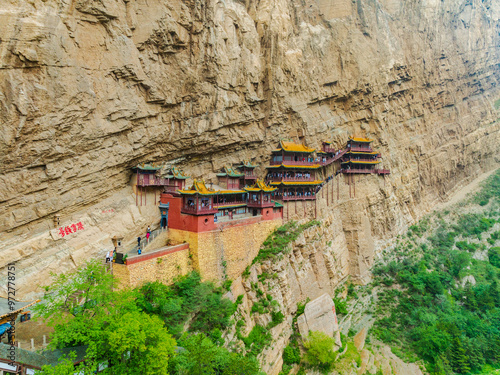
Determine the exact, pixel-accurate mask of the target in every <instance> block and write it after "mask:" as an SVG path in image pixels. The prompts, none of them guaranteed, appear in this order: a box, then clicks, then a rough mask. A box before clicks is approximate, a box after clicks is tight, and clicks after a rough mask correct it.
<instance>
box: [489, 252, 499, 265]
mask: <svg viewBox="0 0 500 375" xmlns="http://www.w3.org/2000/svg"><path fill="white" fill-rule="evenodd" d="M488 258H489V261H490V263H491V265H492V266H495V267H497V268H500V247H492V248H491V249H489V250H488Z"/></svg>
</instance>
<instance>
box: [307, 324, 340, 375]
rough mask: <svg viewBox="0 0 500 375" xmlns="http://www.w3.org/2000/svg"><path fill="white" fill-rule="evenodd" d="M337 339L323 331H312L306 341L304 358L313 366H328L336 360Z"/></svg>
mask: <svg viewBox="0 0 500 375" xmlns="http://www.w3.org/2000/svg"><path fill="white" fill-rule="evenodd" d="M334 345H335V340H334V339H333V338H332V337H329V336H328V335H326V334H325V333H323V332H319V331H310V332H309V335H308V336H307V340H306V341H305V342H304V348H305V349H306V353H305V355H304V360H305V361H306V362H307V363H309V364H310V365H311V366H315V367H321V368H328V367H330V365H331V364H332V363H333V362H334V361H335V353H334V351H333V348H334Z"/></svg>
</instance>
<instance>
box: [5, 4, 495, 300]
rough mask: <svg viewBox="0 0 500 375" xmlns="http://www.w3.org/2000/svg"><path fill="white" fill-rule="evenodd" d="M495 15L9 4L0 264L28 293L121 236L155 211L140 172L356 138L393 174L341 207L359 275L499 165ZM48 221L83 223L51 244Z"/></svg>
mask: <svg viewBox="0 0 500 375" xmlns="http://www.w3.org/2000/svg"><path fill="white" fill-rule="evenodd" d="M499 20H500V4H499V2H498V1H494V0H424V1H416V0H410V1H404V2H402V1H396V0H380V1H375V0H226V1H219V0H169V1H165V0H107V1H102V0H3V1H2V2H1V4H0V108H1V110H0V123H1V125H2V127H1V132H0V158H1V163H0V233H1V238H2V242H1V243H0V267H4V266H5V264H6V263H7V262H9V261H17V262H18V265H19V267H18V269H19V274H18V278H19V279H20V284H21V286H20V288H21V290H20V293H19V294H20V295H21V296H23V295H24V296H27V295H29V294H32V293H36V292H37V291H39V290H40V289H37V287H36V285H37V283H44V282H46V278H47V275H48V272H49V271H51V270H53V271H63V270H65V269H69V268H72V267H74V266H75V265H78V264H81V262H83V261H84V260H85V259H86V258H88V257H90V256H94V255H97V254H100V253H102V251H104V249H105V248H106V247H108V248H109V247H110V243H111V242H110V237H112V236H113V235H115V234H120V235H126V236H128V237H127V239H130V240H131V239H132V238H133V236H135V235H136V234H137V227H138V226H139V225H142V226H144V225H145V226H147V225H148V224H149V223H150V222H152V220H155V218H156V216H157V212H156V210H157V208H156V207H155V205H154V203H155V201H154V198H151V197H149V198H148V199H149V200H148V204H149V206H144V207H136V206H135V202H134V200H135V199H134V197H133V196H132V190H131V188H130V186H129V180H130V174H131V172H130V168H131V167H132V166H134V165H136V164H137V163H139V162H149V161H156V162H162V161H168V160H173V159H176V160H177V162H178V164H179V165H180V166H182V167H183V168H184V170H186V171H187V172H188V173H189V174H190V175H192V176H194V177H200V176H205V177H206V178H213V177H214V173H215V171H216V170H218V169H219V168H220V167H221V166H223V165H224V164H227V163H231V162H238V161H240V160H242V159H251V160H253V161H254V162H257V163H258V164H260V165H261V166H263V165H265V164H266V161H267V159H268V158H269V153H270V150H272V149H273V148H274V147H275V146H276V143H277V141H278V140H279V139H280V138H283V137H287V138H294V139H295V140H296V141H301V142H305V143H306V144H307V145H309V146H312V147H318V146H320V144H321V141H323V140H331V141H333V142H334V144H335V145H336V146H342V145H343V144H344V142H345V140H346V139H347V137H348V135H350V134H356V135H361V136H369V137H371V138H373V139H375V142H374V147H375V148H377V149H378V150H379V151H381V152H382V155H383V157H384V166H385V167H387V168H390V169H391V172H392V174H391V176H390V177H388V178H387V179H386V181H384V182H383V183H382V182H381V181H380V178H379V179H378V180H377V178H375V177H374V176H372V177H373V178H372V177H369V178H364V179H363V180H362V181H358V182H357V183H358V186H359V187H358V190H357V192H356V194H357V195H356V198H355V199H354V198H349V197H348V196H346V195H345V191H344V195H343V198H342V197H341V201H339V202H338V205H337V206H336V207H337V208H336V209H335V210H338V213H336V214H335V215H336V216H335V217H339V218H340V219H341V220H343V222H342V228H343V231H344V235H345V239H343V240H342V241H343V242H345V243H346V247H347V248H348V249H349V252H350V254H351V255H353V256H354V257H355V258H357V260H356V261H355V262H354V263H352V262H351V266H352V264H357V265H356V267H355V268H356V269H357V271H355V272H354V273H356V275H357V276H358V277H359V278H363V275H364V274H365V273H366V268H367V267H369V265H370V257H371V255H370V252H371V251H372V250H373V248H374V246H375V247H376V246H378V245H379V244H382V243H383V241H385V240H386V239H388V238H389V237H390V236H392V235H393V234H395V233H397V232H398V231H401V230H402V229H403V228H404V227H405V226H406V225H407V224H408V223H410V222H411V221H412V220H414V219H416V218H418V217H419V216H420V215H421V214H422V213H423V212H425V211H426V210H427V209H429V207H431V206H432V205H433V204H434V203H435V202H436V201H438V200H440V199H443V198H445V197H446V195H447V193H448V192H449V191H450V190H452V189H454V188H456V187H457V186H460V184H463V183H464V182H465V181H466V180H468V179H470V178H472V177H474V176H476V175H478V174H479V173H481V172H482V171H485V170H489V169H491V168H493V167H495V166H496V165H497V162H498V157H497V151H498V149H499V147H498V144H499V140H500V136H499V135H500V133H499V129H500V126H499V123H498V117H499V116H498V115H499V113H498V110H497V109H496V107H495V101H497V100H498V99H499V98H500V90H499V89H498V88H497V83H498V80H499V78H500V22H499ZM498 103H500V102H497V104H498ZM497 106H498V105H497ZM260 172H261V173H262V172H263V168H262V167H260ZM332 185H333V184H332ZM342 186H343V187H344V189H345V184H344V185H342ZM332 188H333V186H332ZM54 214H59V215H61V219H62V224H64V225H69V224H71V223H78V222H79V223H83V228H85V229H84V230H81V231H78V232H76V233H72V234H71V235H68V236H65V237H64V238H61V236H58V235H57V232H56V229H54V226H53V222H52V220H53V216H54ZM155 215H156V216H155ZM360 233H361V234H362V236H361V237H358V234H360ZM360 239H361V240H360ZM367 249H368V250H367ZM370 249H371V250H370ZM363 252H365V253H366V254H368V255H366V256H365V255H363V254H362V253H363ZM351 258H352V257H351ZM361 264H364V266H363V267H361ZM360 267H361V268H360Z"/></svg>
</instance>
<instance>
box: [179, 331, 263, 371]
mask: <svg viewBox="0 0 500 375" xmlns="http://www.w3.org/2000/svg"><path fill="white" fill-rule="evenodd" d="M179 343H180V345H181V347H182V349H181V350H180V352H179V354H178V355H177V356H176V357H175V358H174V360H173V361H172V362H171V364H170V369H171V372H172V373H175V374H178V375H188V374H189V375H205V374H218V375H257V374H259V363H258V362H257V360H256V359H255V357H253V356H246V357H245V356H243V355H242V354H239V353H231V352H229V351H228V350H227V349H226V348H224V347H220V346H217V345H215V344H214V343H213V342H212V341H211V340H210V339H209V338H208V337H206V336H205V335H203V334H194V335H187V334H185V335H183V336H182V337H181V339H180V342H179Z"/></svg>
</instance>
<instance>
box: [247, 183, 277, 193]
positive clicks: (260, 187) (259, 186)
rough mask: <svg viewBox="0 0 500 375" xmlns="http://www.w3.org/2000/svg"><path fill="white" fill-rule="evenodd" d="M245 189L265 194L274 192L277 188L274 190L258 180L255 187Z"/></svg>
mask: <svg viewBox="0 0 500 375" xmlns="http://www.w3.org/2000/svg"><path fill="white" fill-rule="evenodd" d="M244 189H245V190H246V191H265V192H272V191H275V190H276V188H272V187H270V186H268V185H266V184H265V182H264V181H263V180H257V181H256V182H255V184H254V185H253V186H251V187H247V188H244Z"/></svg>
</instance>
